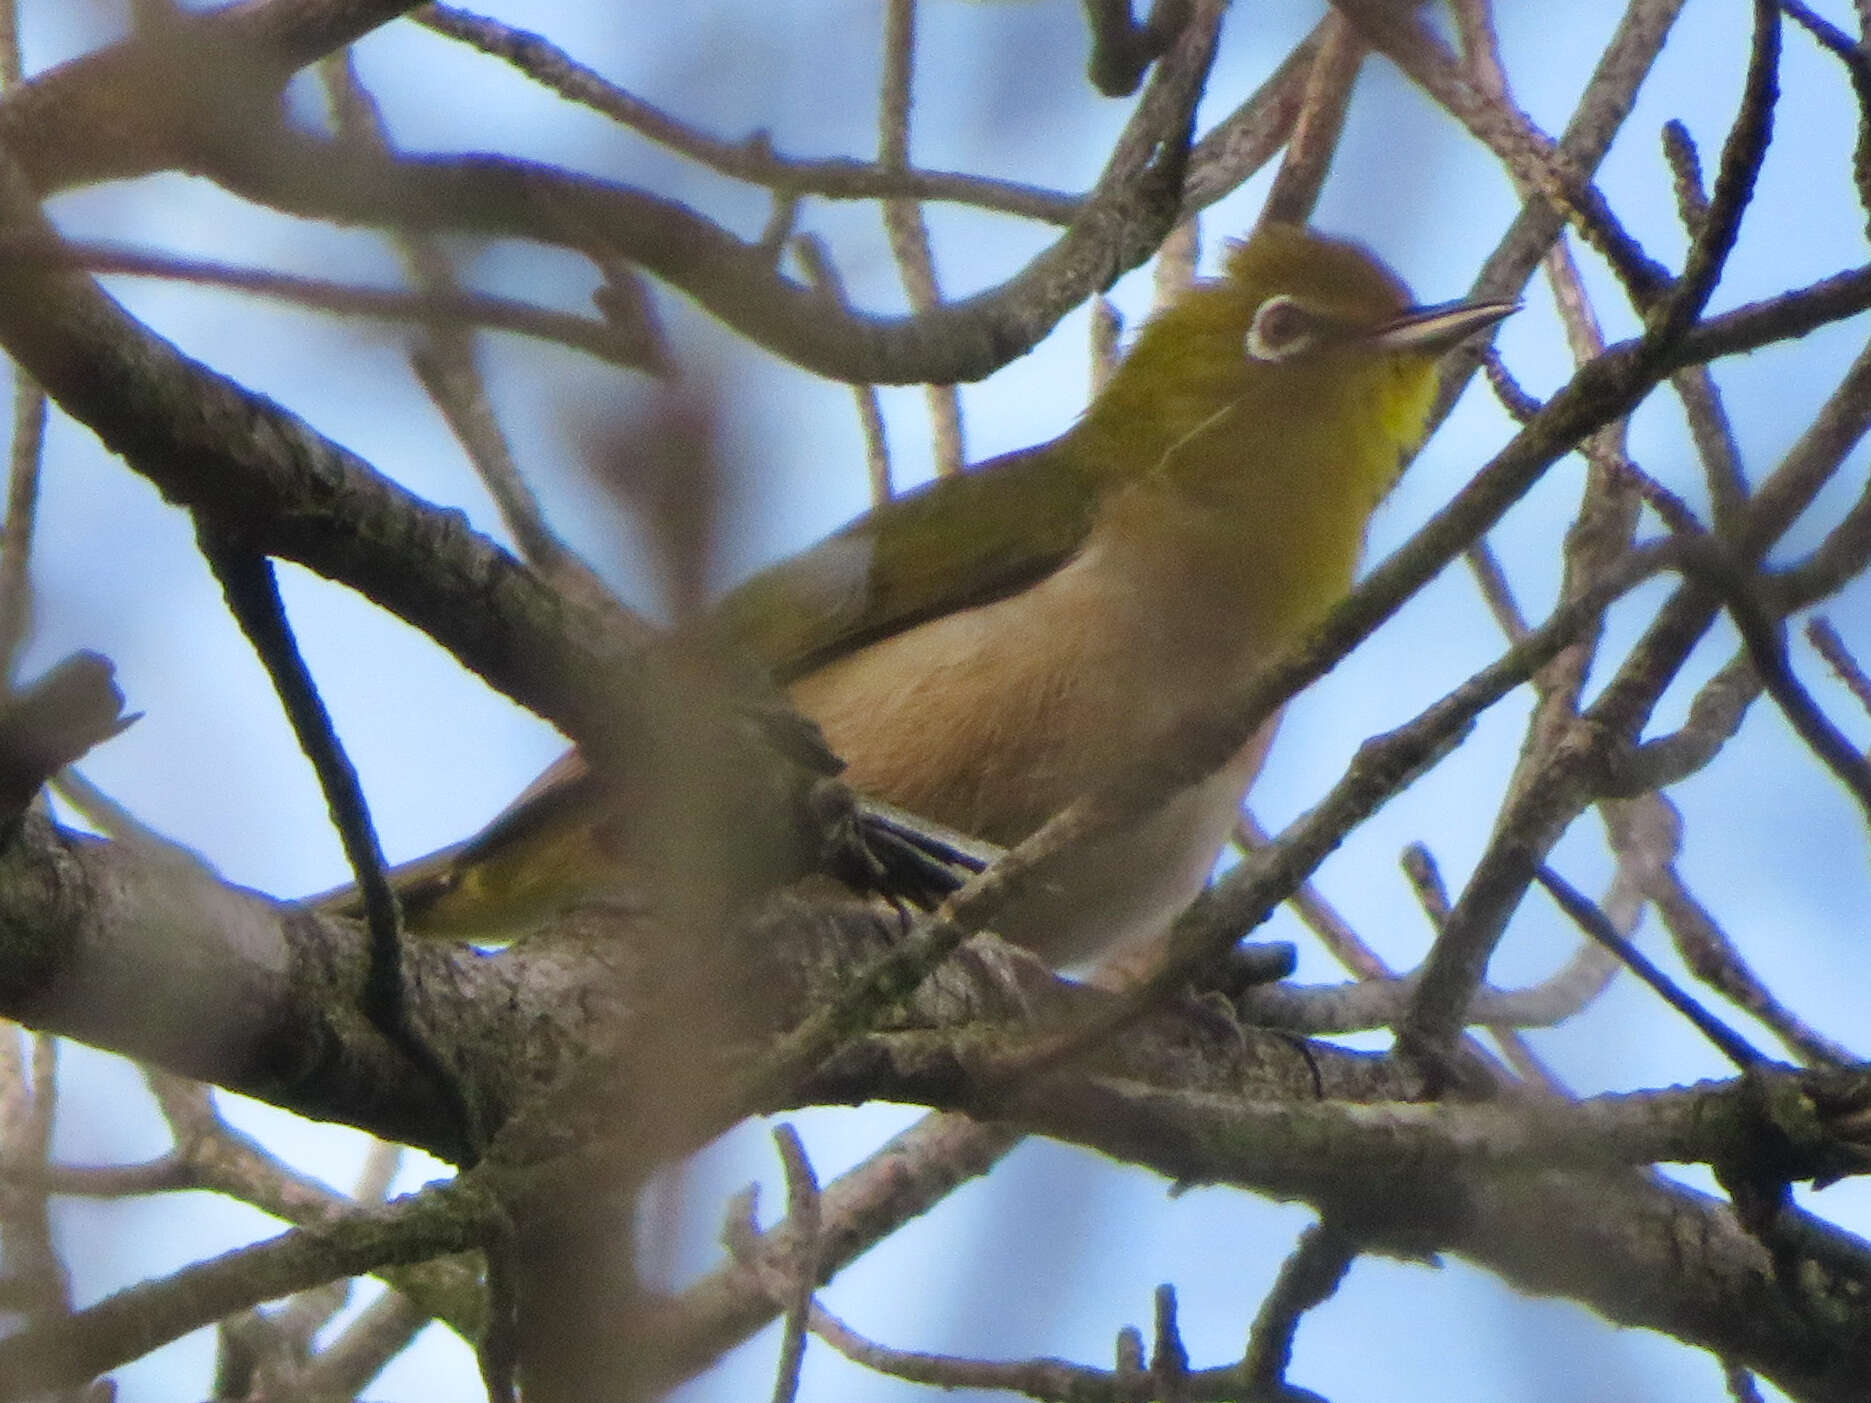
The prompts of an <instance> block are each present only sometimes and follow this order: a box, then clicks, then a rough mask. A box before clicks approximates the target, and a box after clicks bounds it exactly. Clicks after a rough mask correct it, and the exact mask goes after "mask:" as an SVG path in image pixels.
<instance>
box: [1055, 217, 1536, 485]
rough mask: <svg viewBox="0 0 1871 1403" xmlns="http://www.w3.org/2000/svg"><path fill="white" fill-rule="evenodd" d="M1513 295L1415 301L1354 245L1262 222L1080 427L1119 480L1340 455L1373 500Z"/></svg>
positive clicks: (1183, 303)
mask: <svg viewBox="0 0 1871 1403" xmlns="http://www.w3.org/2000/svg"><path fill="white" fill-rule="evenodd" d="M1516 305H1517V304H1515V303H1512V302H1503V301H1460V302H1447V303H1442V304H1439V305H1435V306H1418V305H1415V303H1414V302H1413V299H1412V298H1411V296H1410V293H1409V290H1408V289H1407V288H1406V287H1405V286H1404V285H1403V283H1402V281H1401V280H1400V279H1399V278H1398V277H1397V276H1396V274H1394V273H1392V272H1391V271H1390V270H1389V269H1388V268H1386V267H1385V266H1384V265H1383V264H1382V263H1381V262H1379V261H1378V260H1377V259H1376V258H1375V257H1373V256H1372V255H1371V254H1370V253H1369V252H1367V251H1366V250H1365V249H1363V248H1361V247H1360V246H1358V245H1357V244H1353V243H1347V242H1345V241H1343V240H1338V239H1330V238H1325V237H1323V236H1321V235H1318V234H1314V233H1311V232H1309V231H1307V230H1305V229H1301V228H1299V227H1298V226H1296V225H1291V224H1265V225H1262V226H1261V227H1260V228H1259V229H1258V230H1256V231H1255V232H1254V233H1253V235H1252V236H1251V237H1249V238H1248V239H1246V240H1245V241H1243V242H1240V243H1237V244H1235V245H1234V246H1233V247H1232V248H1231V249H1230V251H1229V253H1228V257H1227V262H1226V268H1225V272H1224V275H1223V276H1222V277H1220V278H1217V279H1213V280H1210V281H1205V282H1201V283H1198V284H1196V285H1195V286H1194V287H1192V288H1190V289H1189V290H1188V291H1187V292H1186V293H1185V294H1183V296H1182V297H1180V298H1179V299H1177V300H1176V301H1175V302H1174V303H1173V304H1172V305H1171V306H1170V307H1169V308H1168V309H1167V310H1165V311H1164V312H1162V313H1161V314H1160V315H1158V316H1156V317H1155V318H1153V319H1152V320H1151V321H1150V322H1149V323H1148V324H1146V325H1145V327H1144V329H1143V331H1142V333H1141V334H1140V335H1139V337H1138V339H1137V344H1136V346H1135V348H1134V349H1133V350H1132V351H1131V353H1130V355H1129V356H1127V357H1126V358H1125V360H1124V362H1123V364H1122V365H1121V366H1119V367H1118V369H1117V371H1116V372H1115V373H1114V375H1113V376H1112V378H1111V381H1110V383H1109V384H1108V385H1107V386H1106V388H1105V390H1104V391H1103V393H1102V394H1100V395H1099V397H1098V399H1097V400H1096V401H1095V402H1094V403H1093V405H1092V406H1091V408H1090V409H1089V410H1088V411H1087V413H1086V416H1085V418H1084V420H1083V421H1081V423H1080V425H1079V427H1078V429H1077V430H1075V433H1077V434H1078V435H1080V436H1081V441H1082V442H1083V443H1084V446H1085V447H1086V448H1087V449H1088V450H1090V451H1091V452H1092V453H1093V454H1094V455H1095V456H1096V457H1097V458H1099V459H1100V460H1101V461H1102V462H1103V463H1105V464H1107V465H1110V468H1111V470H1112V471H1113V472H1114V473H1116V474H1118V475H1121V476H1124V475H1130V474H1134V473H1139V472H1142V473H1147V472H1150V471H1153V470H1157V471H1162V472H1166V473H1169V474H1171V475H1175V474H1177V473H1178V472H1180V471H1189V472H1192V473H1193V474H1195V475H1196V477H1197V478H1198V479H1199V478H1200V477H1203V476H1205V475H1206V474H1208V473H1211V472H1215V471H1222V472H1226V473H1229V474H1231V475H1234V474H1241V473H1248V474H1254V473H1262V472H1266V471H1277V470H1278V464H1277V463H1276V462H1275V461H1273V460H1276V459H1279V458H1281V457H1290V458H1292V459H1293V460H1294V461H1296V462H1304V463H1307V464H1310V465H1312V466H1313V468H1314V469H1318V468H1320V467H1323V466H1327V465H1330V464H1333V463H1342V464H1344V465H1345V467H1346V468H1347V470H1348V471H1350V472H1351V480H1348V481H1346V482H1345V483H1344V484H1343V486H1344V488H1345V489H1346V490H1347V491H1348V492H1350V493H1351V494H1352V495H1353V496H1355V497H1357V498H1358V499H1360V501H1361V502H1362V505H1363V509H1364V510H1366V511H1368V510H1369V509H1370V508H1371V507H1372V506H1374V505H1375V504H1376V497H1377V496H1381V495H1382V493H1383V491H1384V490H1386V489H1387V488H1388V487H1389V485H1390V480H1391V479H1392V478H1394V476H1395V472H1396V468H1397V465H1398V463H1399V462H1400V461H1401V459H1402V458H1403V457H1405V456H1407V455H1408V454H1409V453H1411V452H1412V451H1414V450H1415V448H1416V447H1417V446H1418V445H1419V443H1420V442H1421V440H1422V436H1423V431H1424V428H1425V425H1426V423H1427V419H1428V413H1429V408H1430V404H1431V402H1432V401H1433V399H1434V396H1435V391H1436V367H1437V363H1438V362H1439V361H1440V360H1441V358H1442V357H1443V355H1444V354H1445V353H1447V352H1448V351H1449V350H1451V349H1452V348H1454V347H1455V346H1456V345H1458V344H1459V343H1460V342H1462V341H1463V340H1465V339H1467V338H1468V337H1469V336H1471V335H1473V334H1474V333H1476V332H1478V331H1481V330H1483V329H1484V328H1486V327H1489V326H1492V325H1493V324H1494V323H1495V322H1498V321H1499V320H1501V318H1503V317H1505V316H1506V315H1508V313H1510V312H1512V311H1513V310H1514V309H1515V306H1516ZM1373 470H1375V472H1376V476H1377V477H1379V478H1381V482H1373V481H1372V480H1371V478H1372V472H1373Z"/></svg>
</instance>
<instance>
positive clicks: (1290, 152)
mask: <svg viewBox="0 0 1871 1403" xmlns="http://www.w3.org/2000/svg"><path fill="white" fill-rule="evenodd" d="M1323 31H1324V33H1323V37H1322V39H1321V42H1320V45H1319V56H1318V57H1317V58H1315V59H1314V60H1313V61H1312V72H1311V73H1310V74H1308V75H1307V78H1306V93H1305V96H1304V98H1302V99H1301V101H1300V106H1299V116H1298V118H1297V119H1296V120H1295V121H1294V123H1293V134H1292V135H1291V136H1289V137H1288V138H1287V141H1286V158H1285V160H1283V161H1281V163H1280V169H1279V172H1278V174H1276V175H1275V176H1274V178H1273V189H1272V190H1270V191H1269V192H1268V193H1267V202H1266V204H1265V205H1264V206H1263V207H1262V208H1261V213H1260V217H1261V218H1262V219H1264V220H1268V221H1280V222H1283V223H1287V224H1305V223H1308V222H1309V221H1310V220H1311V218H1312V211H1313V208H1314V206H1316V205H1317V204H1318V202H1319V191H1320V190H1321V189H1323V188H1324V185H1325V177H1326V174H1327V172H1328V171H1330V170H1331V168H1332V156H1333V154H1334V153H1335V152H1336V151H1337V149H1338V139H1339V137H1340V135H1341V134H1342V133H1343V132H1344V128H1345V113H1346V111H1347V110H1348V109H1349V108H1350V106H1351V94H1352V89H1353V88H1354V87H1356V85H1357V81H1358V72H1359V70H1360V69H1361V68H1362V67H1363V65H1364V55H1365V52H1366V49H1365V44H1364V40H1363V39H1362V38H1360V37H1359V35H1358V32H1357V30H1356V29H1355V28H1353V26H1352V24H1351V22H1350V21H1349V20H1347V19H1346V18H1345V17H1344V16H1343V15H1342V14H1338V13H1333V14H1330V15H1328V16H1326V19H1325V24H1324V26H1323Z"/></svg>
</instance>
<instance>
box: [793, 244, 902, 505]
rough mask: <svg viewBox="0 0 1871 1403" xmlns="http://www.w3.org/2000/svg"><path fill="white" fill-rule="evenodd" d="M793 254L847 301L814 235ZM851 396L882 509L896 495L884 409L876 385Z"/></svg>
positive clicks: (874, 498) (820, 285)
mask: <svg viewBox="0 0 1871 1403" xmlns="http://www.w3.org/2000/svg"><path fill="white" fill-rule="evenodd" d="M793 251H794V252H795V253H796V254H797V255H798V256H799V263H800V266H801V267H802V268H803V269H804V270H805V275H806V277H807V279H808V280H809V281H810V282H811V283H812V285H813V286H814V287H816V288H817V289H818V290H819V291H820V292H822V293H824V294H825V296H826V297H828V298H830V299H831V300H832V301H833V302H834V303H836V304H837V305H839V306H847V305H849V304H848V303H847V301H846V299H845V290H844V280H843V279H842V278H840V277H839V276H838V269H837V267H836V265H834V264H833V263H832V260H831V255H830V254H829V253H828V252H827V251H826V249H825V244H824V241H823V240H821V239H819V238H817V237H816V236H814V235H812V234H800V235H799V236H797V237H796V238H795V239H794V240H793ZM851 395H852V398H853V400H854V401H855V402H856V404H857V411H858V424H859V425H860V427H862V429H863V430H864V466H865V470H866V473H867V475H868V476H869V479H870V489H871V505H872V506H881V505H882V504H883V503H885V502H887V501H889V500H890V499H891V498H892V497H893V496H895V495H896V487H895V484H894V483H893V482H892V480H891V473H890V440H889V437H888V435H887V434H886V432H885V430H884V416H883V409H882V408H881V407H880V406H879V404H878V402H877V387H876V386H875V385H860V384H853V385H852V386H851Z"/></svg>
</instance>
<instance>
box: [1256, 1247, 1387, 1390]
mask: <svg viewBox="0 0 1871 1403" xmlns="http://www.w3.org/2000/svg"><path fill="white" fill-rule="evenodd" d="M1357 1255H1358V1246H1357V1243H1356V1242H1355V1241H1354V1240H1353V1239H1352V1238H1351V1237H1349V1236H1348V1235H1346V1234H1345V1233H1342V1232H1340V1231H1339V1230H1338V1229H1337V1228H1335V1227H1333V1226H1332V1224H1331V1223H1330V1222H1329V1221H1326V1220H1323V1219H1321V1220H1320V1221H1319V1222H1317V1223H1314V1224H1313V1225H1312V1226H1311V1227H1309V1228H1307V1229H1306V1231H1305V1232H1304V1233H1302V1234H1301V1235H1300V1239H1299V1242H1298V1244H1297V1245H1296V1246H1295V1247H1294V1248H1293V1250H1292V1252H1291V1253H1289V1254H1288V1256H1287V1259H1286V1260H1285V1261H1284V1262H1283V1263H1281V1265H1280V1274H1279V1276H1277V1277H1276V1278H1275V1279H1274V1283H1273V1289H1272V1290H1270V1291H1268V1292H1267V1295H1266V1299H1264V1300H1263V1301H1262V1302H1261V1303H1260V1312H1259V1314H1257V1315H1256V1316H1255V1317H1254V1327H1253V1330H1252V1331H1251V1332H1250V1333H1249V1335H1248V1341H1247V1353H1246V1355H1245V1356H1244V1357H1243V1358H1242V1360H1241V1372H1242V1373H1243V1374H1245V1375H1246V1376H1247V1378H1248V1379H1250V1380H1251V1381H1252V1383H1253V1386H1254V1387H1255V1388H1256V1389H1258V1390H1262V1391H1264V1393H1265V1396H1267V1397H1269V1398H1277V1397H1280V1396H1281V1394H1282V1392H1283V1391H1284V1389H1285V1387H1286V1371H1287V1369H1288V1367H1289V1366H1290V1365H1291V1364H1292V1362H1293V1337H1294V1336H1295V1335H1296V1334H1298V1333H1299V1322H1300V1318H1301V1317H1302V1316H1304V1315H1305V1313H1306V1312H1307V1311H1309V1310H1312V1309H1314V1308H1316V1307H1318V1306H1322V1305H1324V1304H1325V1303H1326V1302H1327V1301H1329V1300H1331V1299H1332V1296H1333V1294H1334V1293H1335V1292H1336V1291H1337V1290H1338V1288H1339V1285H1340V1283H1341V1282H1343V1281H1344V1279H1345V1273H1346V1272H1348V1271H1350V1270H1351V1264H1352V1262H1353V1261H1354V1260H1355V1259H1356V1258H1357Z"/></svg>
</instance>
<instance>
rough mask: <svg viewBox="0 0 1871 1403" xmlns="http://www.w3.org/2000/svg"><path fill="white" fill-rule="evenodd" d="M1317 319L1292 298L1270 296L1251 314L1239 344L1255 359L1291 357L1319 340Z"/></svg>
mask: <svg viewBox="0 0 1871 1403" xmlns="http://www.w3.org/2000/svg"><path fill="white" fill-rule="evenodd" d="M1319 323H1320V318H1319V316H1318V314H1317V313H1316V312H1313V311H1312V310H1311V309H1310V308H1308V307H1306V306H1305V305H1304V304H1303V303H1301V302H1300V301H1299V300H1298V299H1297V298H1295V297H1289V296H1288V295H1287V294H1285V293H1281V294H1280V295H1279V296H1278V297H1269V298H1268V299H1267V300H1266V301H1265V302H1263V303H1261V304H1260V307H1259V308H1258V309H1257V310H1256V311H1255V313H1254V320H1253V322H1252V323H1250V324H1249V326H1248V328H1247V335H1246V336H1245V337H1244V338H1243V340H1242V345H1243V347H1244V348H1245V349H1246V351H1247V354H1248V355H1249V356H1250V357H1251V358H1253V359H1254V360H1257V361H1268V362H1273V363H1277V362H1279V361H1283V360H1290V359H1291V358H1292V357H1294V356H1296V355H1298V354H1299V353H1300V352H1301V351H1303V350H1305V349H1307V348H1308V347H1309V346H1311V345H1312V344H1313V343H1314V342H1315V341H1317V339H1318V333H1319Z"/></svg>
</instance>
